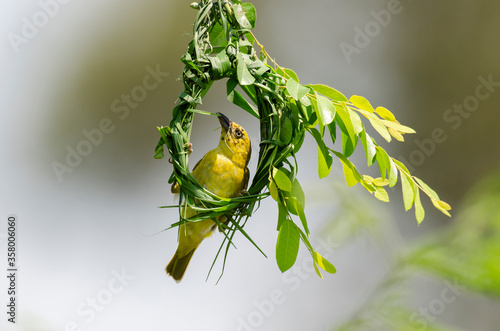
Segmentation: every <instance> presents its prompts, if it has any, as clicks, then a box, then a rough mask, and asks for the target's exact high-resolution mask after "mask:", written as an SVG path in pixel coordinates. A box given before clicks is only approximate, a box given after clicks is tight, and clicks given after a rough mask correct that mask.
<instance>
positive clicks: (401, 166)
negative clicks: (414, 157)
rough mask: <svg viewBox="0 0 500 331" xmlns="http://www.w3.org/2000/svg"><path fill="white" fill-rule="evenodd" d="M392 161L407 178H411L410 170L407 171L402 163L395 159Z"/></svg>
mask: <svg viewBox="0 0 500 331" xmlns="http://www.w3.org/2000/svg"><path fill="white" fill-rule="evenodd" d="M392 160H393V161H394V163H396V165H397V166H398V167H399V168H401V169H403V171H404V172H405V173H406V175H407V176H409V177H411V174H410V170H408V168H407V167H406V166H405V165H404V164H403V162H401V161H398V160H396V159H392Z"/></svg>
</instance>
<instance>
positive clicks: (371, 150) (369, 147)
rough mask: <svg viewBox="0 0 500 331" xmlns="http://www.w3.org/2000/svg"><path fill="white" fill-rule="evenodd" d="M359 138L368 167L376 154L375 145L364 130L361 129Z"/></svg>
mask: <svg viewBox="0 0 500 331" xmlns="http://www.w3.org/2000/svg"><path fill="white" fill-rule="evenodd" d="M359 137H360V138H361V143H362V144H363V147H364V149H365V155H366V165H367V166H368V167H369V166H371V165H372V164H373V162H374V160H375V156H376V155H377V150H376V148H375V145H374V144H373V140H372V138H371V137H370V136H369V135H368V133H367V132H366V131H364V130H363V131H362V132H361V133H360V135H359Z"/></svg>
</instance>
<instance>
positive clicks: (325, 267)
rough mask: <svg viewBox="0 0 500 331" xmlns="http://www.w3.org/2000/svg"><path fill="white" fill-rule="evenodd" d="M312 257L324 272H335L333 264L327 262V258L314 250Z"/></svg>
mask: <svg viewBox="0 0 500 331" xmlns="http://www.w3.org/2000/svg"><path fill="white" fill-rule="evenodd" d="M313 259H314V262H316V263H317V264H318V266H319V267H320V268H321V269H323V270H325V271H326V272H329V273H331V274H334V273H336V272H337V269H335V267H334V266H333V264H331V263H330V262H328V260H326V259H325V258H323V257H322V256H321V255H320V254H319V253H318V252H316V251H314V252H313Z"/></svg>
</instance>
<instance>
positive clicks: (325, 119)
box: [316, 94, 335, 126]
mask: <svg viewBox="0 0 500 331" xmlns="http://www.w3.org/2000/svg"><path fill="white" fill-rule="evenodd" d="M316 100H317V102H318V117H319V119H320V121H321V124H322V126H325V125H328V124H330V123H331V122H332V121H333V119H334V118H335V106H334V105H333V103H332V102H331V101H330V100H329V99H328V98H326V97H324V96H322V95H320V94H316Z"/></svg>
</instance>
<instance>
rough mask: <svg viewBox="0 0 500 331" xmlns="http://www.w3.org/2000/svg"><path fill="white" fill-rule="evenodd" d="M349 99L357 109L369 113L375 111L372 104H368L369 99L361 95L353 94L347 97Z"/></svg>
mask: <svg viewBox="0 0 500 331" xmlns="http://www.w3.org/2000/svg"><path fill="white" fill-rule="evenodd" d="M349 101H350V102H351V103H352V104H353V105H355V106H356V107H358V108H359V109H362V110H366V111H367V112H369V113H373V112H374V111H375V109H373V107H372V105H371V104H370V101H368V100H366V99H365V98H364V97H362V96H359V95H353V96H352V97H351V98H350V99H349Z"/></svg>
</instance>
